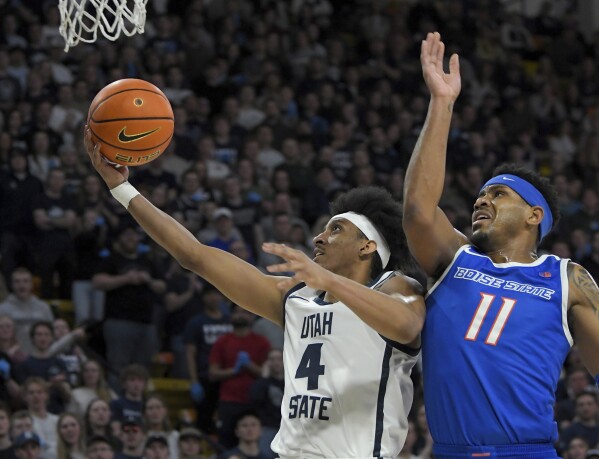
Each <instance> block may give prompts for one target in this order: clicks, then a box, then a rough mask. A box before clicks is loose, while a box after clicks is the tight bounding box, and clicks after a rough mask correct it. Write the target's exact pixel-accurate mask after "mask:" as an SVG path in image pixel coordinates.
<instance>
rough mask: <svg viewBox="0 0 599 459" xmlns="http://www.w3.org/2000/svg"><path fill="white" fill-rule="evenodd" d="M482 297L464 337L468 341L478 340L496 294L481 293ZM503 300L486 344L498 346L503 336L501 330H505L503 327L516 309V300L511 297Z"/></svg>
mask: <svg viewBox="0 0 599 459" xmlns="http://www.w3.org/2000/svg"><path fill="white" fill-rule="evenodd" d="M480 296H481V297H482V298H481V300H480V303H478V307H477V308H476V312H475V313H474V317H472V321H471V322H470V326H469V327H468V331H467V332H466V336H465V337H464V339H466V340H468V341H476V338H477V336H478V332H479V331H480V327H481V326H482V324H483V322H484V320H485V317H486V316H487V312H489V308H490V307H491V304H492V303H493V300H495V295H491V294H489V293H482V292H481V294H480ZM501 299H502V300H503V304H502V305H501V309H500V310H499V314H497V317H496V318H495V322H494V323H493V326H492V327H491V331H490V332H489V334H488V335H487V339H486V340H485V344H490V345H491V346H496V345H497V342H498V341H499V338H500V337H501V332H502V331H503V327H505V324H506V322H507V320H508V318H509V317H510V314H511V313H512V310H513V309H514V305H515V304H516V300H513V299H511V298H504V297H502V298H501Z"/></svg>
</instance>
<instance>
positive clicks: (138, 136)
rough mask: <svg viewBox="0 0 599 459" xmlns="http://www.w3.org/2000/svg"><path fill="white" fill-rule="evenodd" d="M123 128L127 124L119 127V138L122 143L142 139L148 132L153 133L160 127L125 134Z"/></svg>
mask: <svg viewBox="0 0 599 459" xmlns="http://www.w3.org/2000/svg"><path fill="white" fill-rule="evenodd" d="M125 129H127V126H125V127H124V128H123V129H121V132H119V140H120V141H121V142H123V143H129V142H135V141H136V140H139V139H143V138H144V137H147V136H149V135H150V134H153V133H154V132H156V131H157V130H158V129H160V128H159V127H158V128H156V129H153V130H151V131H147V132H140V133H139V134H133V135H127V134H125Z"/></svg>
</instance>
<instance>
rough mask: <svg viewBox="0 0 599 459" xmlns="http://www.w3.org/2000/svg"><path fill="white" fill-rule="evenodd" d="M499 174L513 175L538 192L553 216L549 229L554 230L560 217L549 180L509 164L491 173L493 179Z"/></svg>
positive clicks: (502, 165) (555, 195)
mask: <svg viewBox="0 0 599 459" xmlns="http://www.w3.org/2000/svg"><path fill="white" fill-rule="evenodd" d="M501 174H511V175H515V176H516V177H520V178H521V179H523V180H526V181H527V182H528V183H530V184H531V185H532V186H534V187H535V188H536V189H537V190H539V192H540V193H541V194H542V195H543V197H544V198H545V201H547V204H548V205H549V210H551V214H552V215H553V226H552V227H551V228H552V229H553V228H555V225H557V223H558V222H559V219H560V217H561V215H560V211H559V204H558V200H557V190H556V189H555V187H554V186H553V184H552V183H551V182H550V181H549V179H548V178H547V177H541V175H540V174H539V173H538V172H536V171H532V170H530V169H527V168H525V167H522V166H517V165H515V164H511V163H506V164H501V165H499V166H497V167H496V168H495V170H494V171H493V177H495V176H497V175H501Z"/></svg>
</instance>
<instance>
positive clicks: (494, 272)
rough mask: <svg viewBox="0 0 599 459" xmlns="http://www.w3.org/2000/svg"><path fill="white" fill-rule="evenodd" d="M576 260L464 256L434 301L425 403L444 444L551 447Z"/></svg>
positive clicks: (425, 337)
mask: <svg viewBox="0 0 599 459" xmlns="http://www.w3.org/2000/svg"><path fill="white" fill-rule="evenodd" d="M567 264H568V260H562V259H560V258H558V257H556V256H554V255H543V256H541V257H540V258H539V259H537V260H536V261H535V262H533V263H530V264H524V263H500V264H496V263H493V262H492V261H491V259H490V258H489V257H487V256H486V255H484V254H482V253H481V252H479V251H477V249H475V248H474V247H472V246H464V247H462V248H460V250H458V252H457V253H456V255H455V257H454V259H453V261H452V263H451V264H450V266H449V267H448V268H447V269H446V270H445V272H444V274H443V276H442V277H441V278H440V279H439V280H438V281H437V283H436V284H435V285H434V286H433V287H432V289H431V290H430V291H429V293H428V295H427V298H426V307H427V315H426V322H425V324H424V330H423V333H422V349H423V351H422V362H423V379H424V400H425V405H426V414H427V419H428V423H429V428H430V431H431V434H432V437H433V439H434V441H435V444H440V445H475V446H478V445H510V444H511V445H516V444H529V443H553V442H555V440H556V439H557V425H556V423H555V422H554V420H553V403H554V399H555V390H556V386H557V382H558V379H559V375H560V370H561V368H562V365H563V362H564V360H565V358H566V355H567V354H568V351H569V349H570V347H571V345H572V336H571V335H570V332H569V330H568V325H567V318H566V314H567V301H568V278H567V271H566V269H567Z"/></svg>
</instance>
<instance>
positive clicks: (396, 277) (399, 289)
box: [377, 271, 425, 295]
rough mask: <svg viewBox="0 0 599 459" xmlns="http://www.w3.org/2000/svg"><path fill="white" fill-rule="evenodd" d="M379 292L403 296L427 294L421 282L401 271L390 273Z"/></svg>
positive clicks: (380, 286)
mask: <svg viewBox="0 0 599 459" xmlns="http://www.w3.org/2000/svg"><path fill="white" fill-rule="evenodd" d="M377 290H379V291H381V292H383V293H387V294H393V293H401V294H402V295H424V293H425V289H424V287H423V286H422V284H421V283H420V282H418V281H417V280H416V279H414V278H413V277H410V276H408V275H406V274H404V273H403V272H401V271H393V272H392V273H390V274H389V275H388V276H387V278H386V279H385V280H384V281H382V282H381V284H380V285H379V286H378V287H377Z"/></svg>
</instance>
